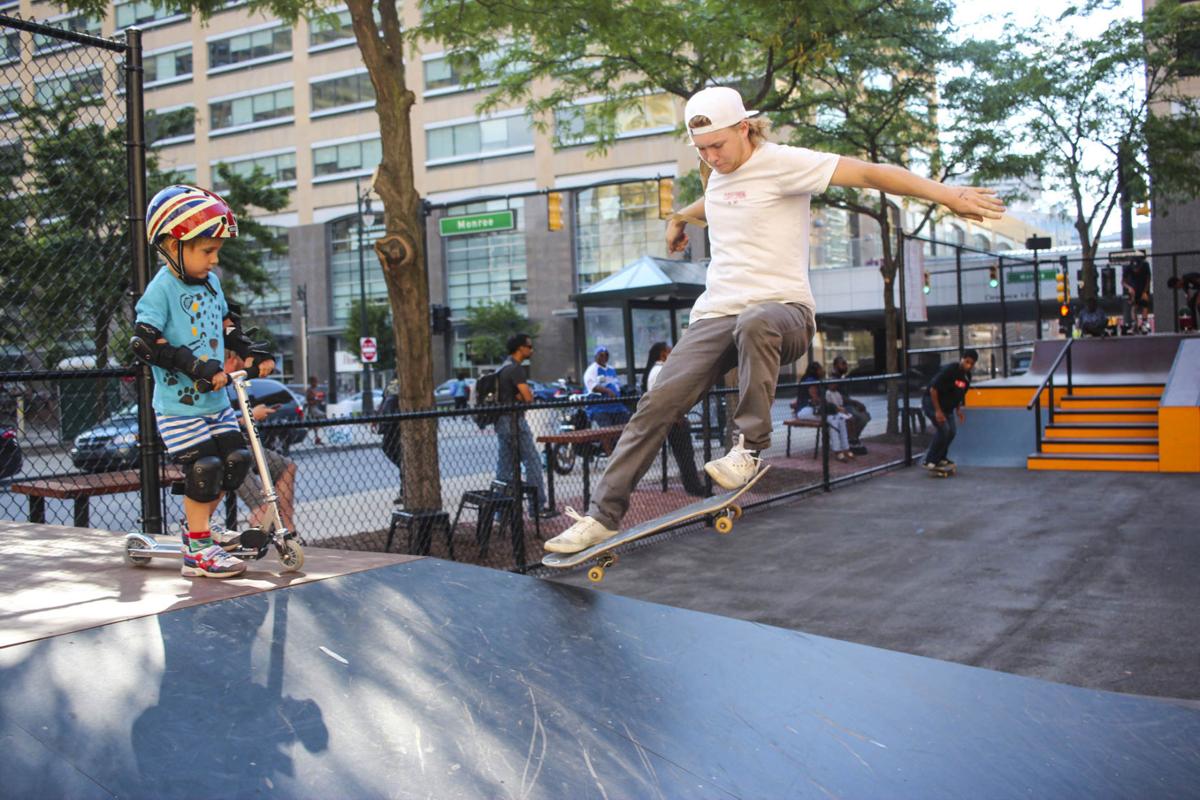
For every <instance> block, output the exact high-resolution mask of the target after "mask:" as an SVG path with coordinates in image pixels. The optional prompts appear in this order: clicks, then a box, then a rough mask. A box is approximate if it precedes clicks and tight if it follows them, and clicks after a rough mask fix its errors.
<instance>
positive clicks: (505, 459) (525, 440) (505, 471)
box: [496, 333, 558, 519]
mask: <svg viewBox="0 0 1200 800" xmlns="http://www.w3.org/2000/svg"><path fill="white" fill-rule="evenodd" d="M531 355H533V338H532V337H531V336H530V335H529V334H527V333H518V334H515V335H513V336H510V337H509V338H508V358H507V359H505V361H504V364H503V365H502V366H501V367H500V370H499V372H498V373H497V377H496V400H497V401H498V402H499V404H500V405H502V406H507V405H516V404H519V403H532V402H533V390H532V389H530V388H529V379H528V377H527V376H526V373H525V369H526V368H525V361H526V360H527V359H528V358H529V357H530V356H531ZM496 441H497V444H498V447H497V448H496V479H497V480H501V481H504V482H505V483H512V480H513V477H514V475H515V473H516V470H517V460H518V459H520V462H521V465H522V466H524V468H525V483H526V484H528V485H532V486H536V487H537V506H538V512H537V513H538V516H539V517H541V518H543V519H546V518H548V517H553V516H556V515H557V514H558V512H557V511H555V510H554V509H553V508H550V507H549V506H547V505H546V481H545V479H544V478H543V476H542V458H541V456H540V455H539V454H538V451H537V444H536V443H535V442H534V441H533V431H531V430H530V429H529V423H528V422H527V421H526V420H525V412H524V411H516V412H513V411H502V412H500V416H499V417H497V418H496Z"/></svg>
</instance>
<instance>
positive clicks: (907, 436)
mask: <svg viewBox="0 0 1200 800" xmlns="http://www.w3.org/2000/svg"><path fill="white" fill-rule="evenodd" d="M907 238H908V237H907V236H906V235H905V233H904V231H900V249H899V251H898V252H897V254H896V255H897V257H898V258H899V260H900V267H899V269H897V270H896V273H897V275H898V276H899V277H900V375H901V377H900V382H901V391H902V392H903V394H904V406H903V410H902V411H901V412H900V424H901V426H902V428H901V431H902V432H903V434H904V466H906V467H911V466H912V451H913V442H912V426H911V425H910V424H909V421H908V414H909V412H908V409H909V404H910V397H909V389H908V292H907V290H906V288H905V286H906V284H907V283H908V281H907V277H908V275H907V273H906V272H905V270H906V268H907V267H906V264H905V257H904V242H905V240H906V239H907Z"/></svg>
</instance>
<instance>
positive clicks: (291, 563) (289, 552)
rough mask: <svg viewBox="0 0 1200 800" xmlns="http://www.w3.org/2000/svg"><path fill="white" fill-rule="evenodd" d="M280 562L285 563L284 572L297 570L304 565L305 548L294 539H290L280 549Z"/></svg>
mask: <svg viewBox="0 0 1200 800" xmlns="http://www.w3.org/2000/svg"><path fill="white" fill-rule="evenodd" d="M279 563H281V564H283V571H284V572H295V571H296V570H298V569H300V568H301V567H303V566H304V548H303V547H301V546H300V543H299V542H297V541H295V540H294V539H288V540H287V541H285V542H284V543H283V549H282V550H280V551H279Z"/></svg>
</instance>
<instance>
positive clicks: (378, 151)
mask: <svg viewBox="0 0 1200 800" xmlns="http://www.w3.org/2000/svg"><path fill="white" fill-rule="evenodd" d="M382 158H383V145H382V144H381V143H380V141H379V137H378V136H375V137H372V138H370V139H359V140H355V141H349V142H337V143H331V144H327V145H317V146H314V147H313V179H314V181H320V180H322V179H324V180H338V179H341V178H352V177H354V176H355V175H362V174H367V175H369V174H370V173H371V170H373V169H375V167H376V166H377V165H378V164H379V162H380V160H382Z"/></svg>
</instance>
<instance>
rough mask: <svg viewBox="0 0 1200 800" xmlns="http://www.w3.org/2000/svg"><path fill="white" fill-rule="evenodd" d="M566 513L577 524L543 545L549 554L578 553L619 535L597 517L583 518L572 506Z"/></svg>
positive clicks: (565, 510)
mask: <svg viewBox="0 0 1200 800" xmlns="http://www.w3.org/2000/svg"><path fill="white" fill-rule="evenodd" d="M564 512H565V513H566V515H567V516H568V517H570V518H571V519H573V520H575V523H574V524H573V525H572V526H571V527H569V528H567V529H566V530H565V531H563V532H562V533H560V534H559V535H558V536H555V537H554V538H553V539H551V540H549V541H548V542H546V543H545V544H544V545H542V547H544V548H545V549H546V551H547V552H550V553H578V552H579V551H580V550H587V549H588V548H589V547H591V546H592V545H594V544H599V543H600V542H603V541H604V540H605V539H611V538H612V537H614V536H616V535H617V532H616V531H614V530H611V529H609V528H606V527H604V526H603V525H602V524H600V522H599V520H597V519H596V518H595V517H581V516H580V515H579V513H578V512H576V511H575V509H573V508H571V507H570V506H567V507H566V508H565V509H564Z"/></svg>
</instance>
